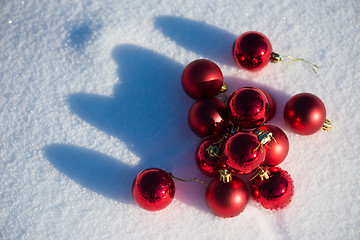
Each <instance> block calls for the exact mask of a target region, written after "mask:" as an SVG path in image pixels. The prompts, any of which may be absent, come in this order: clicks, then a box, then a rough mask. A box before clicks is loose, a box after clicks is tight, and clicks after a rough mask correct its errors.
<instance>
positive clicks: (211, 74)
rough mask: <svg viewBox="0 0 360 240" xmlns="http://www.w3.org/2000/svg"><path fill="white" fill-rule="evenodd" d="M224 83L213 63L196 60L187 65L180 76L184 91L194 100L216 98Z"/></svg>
mask: <svg viewBox="0 0 360 240" xmlns="http://www.w3.org/2000/svg"><path fill="white" fill-rule="evenodd" d="M223 83H224V78H223V74H222V72H221V70H220V68H219V67H218V65H216V64H215V63H214V62H212V61H210V60H207V59H197V60H195V61H193V62H191V63H189V64H188V65H187V66H186V67H185V69H184V71H183V73H182V76H181V84H182V87H183V89H184V91H185V92H186V93H187V95H189V96H190V97H192V98H194V99H203V98H207V97H214V96H216V95H217V94H218V93H219V92H220V90H221V88H222V86H223Z"/></svg>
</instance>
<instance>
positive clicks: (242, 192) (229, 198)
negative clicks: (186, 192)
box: [205, 176, 249, 218]
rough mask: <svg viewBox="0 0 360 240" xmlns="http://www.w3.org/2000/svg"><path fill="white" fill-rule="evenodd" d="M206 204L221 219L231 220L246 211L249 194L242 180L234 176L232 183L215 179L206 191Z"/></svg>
mask: <svg viewBox="0 0 360 240" xmlns="http://www.w3.org/2000/svg"><path fill="white" fill-rule="evenodd" d="M205 196H206V203H207V205H208V207H209V208H210V210H211V211H212V212H213V213H215V214H216V215H217V216H219V217H223V218H229V217H235V216H237V215H239V214H240V213H241V212H242V211H244V209H245V207H246V205H247V203H248V200H249V192H248V190H247V188H246V186H245V184H244V183H243V182H242V181H241V179H240V178H238V177H235V176H233V177H232V180H231V181H230V182H222V181H220V180H219V179H218V178H214V179H213V180H212V181H211V182H210V184H209V186H208V187H207V189H206V195H205Z"/></svg>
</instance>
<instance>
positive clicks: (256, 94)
mask: <svg viewBox="0 0 360 240" xmlns="http://www.w3.org/2000/svg"><path fill="white" fill-rule="evenodd" d="M272 107H273V106H272ZM273 108H274V107H273ZM228 109H229V113H230V119H231V121H232V122H233V123H234V124H235V125H236V126H238V127H240V128H241V129H252V128H256V127H258V126H260V125H262V124H264V123H265V122H266V121H267V120H268V117H270V116H271V115H273V113H271V112H270V111H273V110H270V104H269V101H268V98H267V97H266V95H265V94H264V92H263V91H262V90H260V89H258V88H254V87H243V88H240V89H238V90H236V91H235V92H233V94H232V95H231V96H230V99H229V101H228Z"/></svg>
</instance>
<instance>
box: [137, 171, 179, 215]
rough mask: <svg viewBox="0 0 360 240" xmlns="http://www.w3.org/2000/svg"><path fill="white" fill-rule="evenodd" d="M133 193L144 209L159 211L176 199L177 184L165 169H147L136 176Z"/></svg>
mask: <svg viewBox="0 0 360 240" xmlns="http://www.w3.org/2000/svg"><path fill="white" fill-rule="evenodd" d="M132 195H133V197H134V200H135V202H136V203H137V204H138V205H139V206H140V207H142V208H143V209H145V210H148V211H158V210H161V209H164V208H165V207H167V206H168V205H169V204H170V203H171V201H172V200H173V199H174V195H175V184H174V181H173V179H172V178H171V176H170V175H169V174H168V173H167V172H165V171H164V170H162V169H158V168H149V169H145V170H143V171H142V172H140V173H139V174H138V175H137V176H136V178H135V180H134V183H133V186H132Z"/></svg>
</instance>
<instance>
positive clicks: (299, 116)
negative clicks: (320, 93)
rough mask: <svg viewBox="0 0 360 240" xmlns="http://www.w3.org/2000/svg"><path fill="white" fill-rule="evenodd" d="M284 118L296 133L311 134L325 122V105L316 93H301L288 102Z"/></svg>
mask: <svg viewBox="0 0 360 240" xmlns="http://www.w3.org/2000/svg"><path fill="white" fill-rule="evenodd" d="M284 118H285V122H286V124H287V126H288V127H289V128H290V129H291V130H292V131H294V132H295V133H297V134H300V135H311V134H314V133H316V132H317V131H318V130H319V129H320V128H321V127H322V126H323V125H324V123H325V120H326V109H325V105H324V103H323V102H322V101H321V99H320V98H318V97H317V96H315V95H314V94H311V93H299V94H297V95H295V96H293V97H292V98H290V100H289V101H288V102H287V103H286V105H285V109H284Z"/></svg>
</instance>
